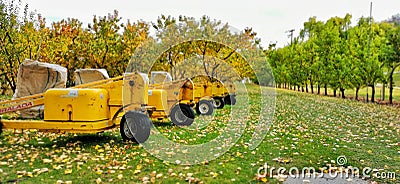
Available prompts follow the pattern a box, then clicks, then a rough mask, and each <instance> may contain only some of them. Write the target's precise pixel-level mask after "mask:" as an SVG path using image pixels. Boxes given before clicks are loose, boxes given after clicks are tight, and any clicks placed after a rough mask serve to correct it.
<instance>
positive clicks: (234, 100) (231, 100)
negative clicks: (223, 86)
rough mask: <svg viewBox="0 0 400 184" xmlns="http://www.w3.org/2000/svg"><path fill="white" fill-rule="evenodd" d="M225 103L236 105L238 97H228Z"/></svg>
mask: <svg viewBox="0 0 400 184" xmlns="http://www.w3.org/2000/svg"><path fill="white" fill-rule="evenodd" d="M224 100H225V103H226V104H228V105H235V104H236V96H235V95H227V96H225V98H224Z"/></svg>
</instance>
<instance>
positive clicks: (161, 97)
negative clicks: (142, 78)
mask: <svg viewBox="0 0 400 184" xmlns="http://www.w3.org/2000/svg"><path fill="white" fill-rule="evenodd" d="M148 95H149V102H148V106H154V107H156V109H157V110H160V111H167V112H168V111H169V107H168V104H167V97H168V94H167V91H166V90H163V89H151V90H149V92H148Z"/></svg>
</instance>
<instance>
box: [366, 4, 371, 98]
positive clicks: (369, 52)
mask: <svg viewBox="0 0 400 184" xmlns="http://www.w3.org/2000/svg"><path fill="white" fill-rule="evenodd" d="M371 30H372V2H371V5H370V8H369V36H368V61H370V60H371ZM366 83H367V102H368V101H369V100H368V81H366Z"/></svg>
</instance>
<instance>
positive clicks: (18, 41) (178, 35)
mask: <svg viewBox="0 0 400 184" xmlns="http://www.w3.org/2000/svg"><path fill="white" fill-rule="evenodd" d="M121 19H122V18H121V17H120V16H119V15H118V11H114V12H113V13H112V14H108V16H94V17H93V21H92V22H91V23H90V24H88V25H87V26H83V23H82V22H80V21H79V20H78V19H73V18H68V19H64V20H61V21H58V22H52V23H51V26H50V27H47V26H46V20H45V19H44V18H43V17H42V16H41V15H40V14H37V13H35V12H30V11H29V10H28V5H25V6H23V5H22V3H21V1H19V2H15V1H13V0H11V1H0V83H1V87H2V89H3V94H4V93H5V92H6V91H7V90H8V89H11V90H12V91H13V92H14V91H15V89H16V78H17V72H18V67H19V64H21V63H22V62H23V61H24V60H25V59H26V58H29V59H34V60H39V61H41V62H47V63H54V64H59V65H61V66H64V67H66V68H67V69H68V81H67V86H71V85H73V81H74V80H73V76H74V75H73V72H74V71H75V69H79V68H105V69H107V71H108V73H109V75H110V76H111V77H113V76H117V75H121V74H123V73H124V71H125V70H126V68H127V65H128V63H129V61H130V60H133V61H134V59H135V58H132V54H133V53H134V52H135V51H136V52H137V50H136V49H138V50H140V49H145V50H142V52H145V53H150V54H160V52H157V51H156V50H154V49H156V48H157V45H159V44H164V45H168V44H169V43H176V42H177V41H179V40H182V41H185V39H186V40H187V39H190V38H208V37H212V38H213V39H215V40H214V41H216V42H219V41H222V40H223V41H224V42H226V41H227V40H228V41H229V42H230V43H231V44H228V45H229V46H232V45H233V46H232V47H226V46H222V45H220V44H215V42H204V41H203V42H186V43H184V44H180V45H179V46H174V47H171V48H164V50H162V52H164V53H163V54H161V55H158V56H157V55H152V56H150V57H149V59H148V60H146V59H144V58H140V60H138V61H136V62H132V63H131V66H130V68H131V69H135V70H139V71H142V72H146V71H144V70H146V69H150V68H151V65H152V64H154V63H161V64H160V65H157V66H158V68H155V69H156V70H166V71H170V72H171V73H172V74H173V76H174V77H175V78H183V77H184V76H185V75H190V74H188V73H190V72H192V73H197V74H206V75H210V76H212V77H221V76H224V75H222V73H226V71H232V70H231V67H230V66H229V65H226V63H225V64H224V62H227V63H229V64H231V65H233V66H234V68H235V69H237V70H238V71H236V73H238V74H237V75H236V77H238V76H239V77H248V76H250V77H251V78H252V79H253V80H257V78H256V77H255V74H254V72H252V70H251V68H250V65H246V61H245V60H244V58H242V57H239V55H238V54H236V53H235V51H237V49H238V48H241V49H242V50H243V48H244V49H248V48H253V47H254V48H259V47H260V46H259V43H260V40H259V39H258V38H256V37H255V36H256V33H255V32H253V31H252V29H251V28H247V29H245V30H244V31H242V32H239V33H232V32H231V31H230V28H229V26H228V25H227V24H223V23H221V22H220V21H213V20H210V18H209V17H206V16H204V17H202V18H201V19H200V21H195V19H194V18H191V17H183V16H180V17H179V19H175V18H172V17H170V16H160V17H159V18H158V20H157V21H156V22H155V23H146V22H143V21H138V22H134V23H132V22H130V21H129V20H128V21H127V23H122V21H121ZM151 27H153V28H154V29H155V30H156V33H155V35H154V36H150V31H149V30H150V28H151ZM233 43H234V44H233ZM206 56H207V57H206ZM264 60H265V58H264ZM155 61H156V62H155ZM221 61H222V63H221ZM178 63H186V64H184V65H178ZM253 67H254V66H253ZM259 68H260V67H259ZM199 71H200V72H199ZM270 74H271V73H270ZM225 77H226V78H232V76H228V75H226V76H225ZM270 78H272V75H271V76H270Z"/></svg>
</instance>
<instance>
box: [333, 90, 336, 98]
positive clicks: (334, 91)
mask: <svg viewBox="0 0 400 184" xmlns="http://www.w3.org/2000/svg"><path fill="white" fill-rule="evenodd" d="M333 96H334V97H336V89H334V90H333Z"/></svg>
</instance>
